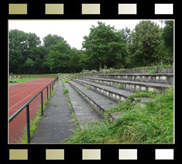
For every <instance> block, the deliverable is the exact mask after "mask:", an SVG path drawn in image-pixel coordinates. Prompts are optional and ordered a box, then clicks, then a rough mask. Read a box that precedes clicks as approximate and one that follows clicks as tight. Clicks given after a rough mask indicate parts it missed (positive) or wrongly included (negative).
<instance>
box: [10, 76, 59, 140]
mask: <svg viewBox="0 0 182 164" xmlns="http://www.w3.org/2000/svg"><path fill="white" fill-rule="evenodd" d="M57 80H58V77H57V78H55V79H54V80H53V81H52V82H51V83H49V84H48V85H47V86H46V87H44V88H43V89H42V90H41V91H40V92H39V93H37V94H36V95H35V96H34V97H33V98H31V99H30V100H29V101H28V102H27V103H25V104H24V105H23V106H22V107H21V108H20V109H18V110H17V111H16V112H15V113H14V114H13V115H11V116H10V117H9V123H10V122H11V121H12V120H13V119H14V118H15V117H16V116H17V115H18V114H19V113H20V112H21V111H23V109H24V108H26V124H27V143H30V111H29V104H30V103H31V102H32V101H33V100H34V99H35V98H36V97H37V96H39V94H41V115H43V91H44V90H45V89H46V88H47V99H49V97H48V95H49V91H48V87H49V86H50V88H51V89H50V96H51V90H52V91H53V87H54V85H55V83H56V81H57Z"/></svg>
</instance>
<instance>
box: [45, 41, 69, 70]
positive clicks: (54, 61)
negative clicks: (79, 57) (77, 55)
mask: <svg viewBox="0 0 182 164" xmlns="http://www.w3.org/2000/svg"><path fill="white" fill-rule="evenodd" d="M70 54H71V48H70V46H69V45H68V44H67V43H66V42H65V41H63V42H59V43H57V44H55V45H52V46H51V47H50V52H49V54H48V55H47V57H46V62H45V63H46V65H48V66H49V68H50V71H51V72H69V71H70V70H69V65H68V63H69V60H70Z"/></svg>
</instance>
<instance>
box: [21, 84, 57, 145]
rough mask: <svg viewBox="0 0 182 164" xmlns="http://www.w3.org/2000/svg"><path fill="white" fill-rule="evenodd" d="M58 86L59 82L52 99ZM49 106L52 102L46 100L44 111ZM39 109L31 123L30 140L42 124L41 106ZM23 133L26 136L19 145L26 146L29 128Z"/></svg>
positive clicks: (54, 88)
mask: <svg viewBox="0 0 182 164" xmlns="http://www.w3.org/2000/svg"><path fill="white" fill-rule="evenodd" d="M57 84H58V81H57V82H56V83H55V85H54V87H53V91H52V93H51V97H52V96H54V94H55V92H56V86H57ZM49 98H50V97H49ZM49 105H50V101H49V100H47V99H46V100H45V101H44V102H43V111H44V110H45V108H46V106H49ZM38 108H39V110H38V111H37V114H36V116H35V118H34V119H33V120H31V121H30V138H32V136H33V134H34V132H35V130H36V129H37V127H38V125H39V123H40V119H41V118H42V116H41V106H40V105H39V106H38ZM23 131H24V135H23V136H22V137H20V139H19V141H18V143H21V144H26V143H27V127H25V128H24V130H23Z"/></svg>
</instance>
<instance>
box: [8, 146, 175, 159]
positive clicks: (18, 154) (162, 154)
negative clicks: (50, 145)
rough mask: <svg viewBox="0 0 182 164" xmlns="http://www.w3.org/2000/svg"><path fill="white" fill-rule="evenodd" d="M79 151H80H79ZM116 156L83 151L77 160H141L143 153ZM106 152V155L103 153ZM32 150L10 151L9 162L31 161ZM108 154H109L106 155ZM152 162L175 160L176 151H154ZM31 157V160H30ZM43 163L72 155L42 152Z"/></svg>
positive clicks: (60, 151)
mask: <svg viewBox="0 0 182 164" xmlns="http://www.w3.org/2000/svg"><path fill="white" fill-rule="evenodd" d="M78 151H79V150H78ZM114 151H115V152H117V153H116V154H115V156H113V155H111V154H110V156H108V155H107V156H106V155H105V150H102V149H81V152H80V153H79V154H78V153H77V158H79V159H80V160H104V158H107V159H108V158H110V160H113V161H117V160H140V159H141V158H142V156H143V153H142V152H140V150H138V149H115V150H114ZM103 152H104V153H103ZM31 153H32V152H31V150H28V149H9V160H26V161H27V160H30V158H32V156H30V155H29V154H31ZM106 154H107V153H106ZM151 155H152V156H151V160H174V149H153V154H151ZM29 156H30V158H29ZM42 158H43V159H42V161H46V160H61V161H63V160H67V159H68V158H70V153H69V152H67V150H66V149H45V150H44V151H43V152H42Z"/></svg>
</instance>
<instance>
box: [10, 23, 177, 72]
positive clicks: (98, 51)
mask: <svg viewBox="0 0 182 164" xmlns="http://www.w3.org/2000/svg"><path fill="white" fill-rule="evenodd" d="M161 23H164V25H165V26H164V28H160V27H159V25H157V24H156V23H154V22H152V21H140V22H139V23H138V24H137V25H136V26H135V28H134V30H132V31H131V30H130V29H129V28H127V27H126V28H124V29H119V30H117V29H115V27H113V26H111V25H106V24H105V23H103V22H98V25H97V26H92V27H91V28H90V33H89V35H88V36H84V37H83V39H84V41H83V43H82V49H81V50H78V49H76V48H71V47H70V45H69V43H67V41H66V40H64V38H63V37H61V36H58V35H51V34H48V35H47V36H45V37H44V38H43V44H41V40H40V38H39V37H38V36H37V35H36V34H34V33H26V32H23V31H20V30H17V29H14V30H10V31H9V72H13V73H21V74H25V73H26V74H31V73H34V74H39V73H58V72H62V73H69V72H81V71H82V70H85V69H89V70H100V69H102V68H104V66H107V68H115V69H120V68H134V67H141V66H151V65H162V64H173V21H164V22H161Z"/></svg>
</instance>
